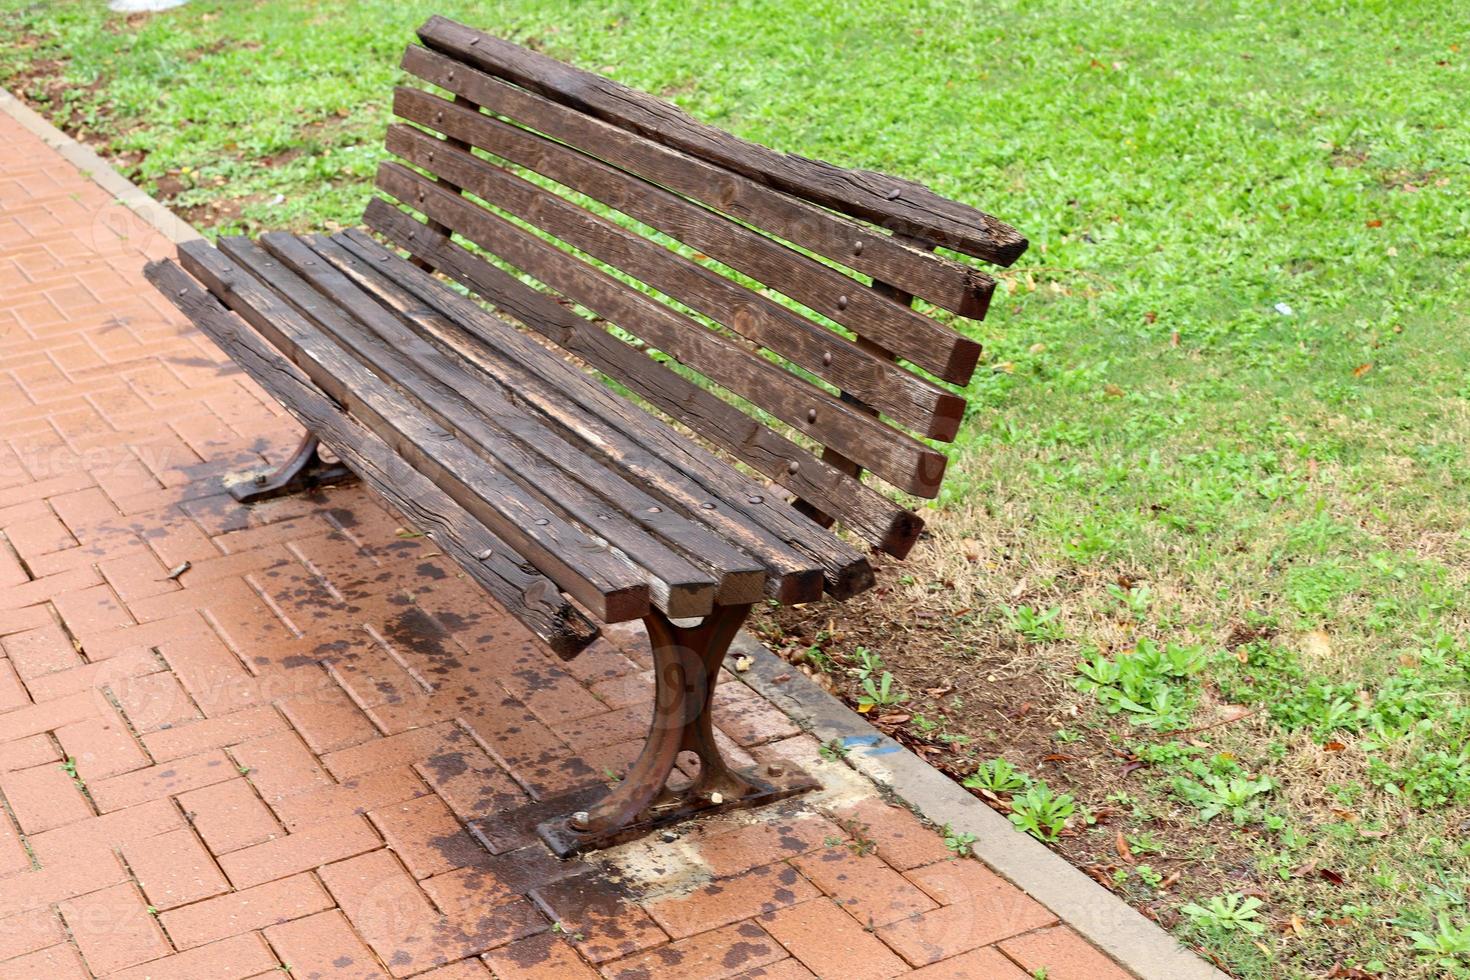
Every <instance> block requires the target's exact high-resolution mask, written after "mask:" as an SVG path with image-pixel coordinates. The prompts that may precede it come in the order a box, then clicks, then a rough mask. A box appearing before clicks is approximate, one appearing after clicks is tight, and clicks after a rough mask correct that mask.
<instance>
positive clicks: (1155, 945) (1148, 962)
mask: <svg viewBox="0 0 1470 980" xmlns="http://www.w3.org/2000/svg"><path fill="white" fill-rule="evenodd" d="M0 112H4V113H5V114H6V115H8V116H10V117H11V118H13V119H15V120H16V121H17V122H18V123H20V125H21V127H22V128H24V129H25V130H27V131H28V132H30V133H32V134H34V135H35V136H37V137H38V138H39V139H40V140H41V141H42V142H44V143H46V145H48V146H50V147H51V148H53V149H54V150H56V151H57V153H59V154H60V155H61V156H62V158H63V159H65V160H66V161H67V162H68V163H70V164H72V165H73V166H75V167H76V168H77V169H78V170H80V171H81V173H82V174H83V176H85V177H87V178H88V179H89V180H91V181H92V182H93V183H95V184H97V185H98V186H99V187H101V188H102V189H103V190H105V191H107V192H108V193H109V194H111V195H112V196H113V197H114V198H115V199H116V201H117V202H118V203H119V204H121V205H123V206H124V207H126V208H128V209H129V210H131V211H132V212H134V213H135V214H137V215H138V217H139V218H141V219H142V220H143V221H144V222H146V223H147V224H148V225H149V226H151V227H152V228H154V229H155V230H156V231H158V232H159V234H161V235H163V236H164V237H166V238H167V239H169V240H170V241H172V242H175V243H181V242H186V241H193V240H196V239H199V238H202V237H203V236H202V235H200V234H199V232H198V231H196V230H195V229H194V228H193V226H191V225H190V224H189V223H188V222H186V221H184V219H182V218H180V217H179V216H178V215H176V214H174V213H173V212H172V211H170V210H169V209H168V208H166V207H164V206H163V205H162V204H160V203H159V202H157V201H155V200H154V199H153V198H151V197H149V196H148V195H147V194H146V193H144V192H143V190H142V189H141V188H139V187H138V186H137V185H136V184H134V183H132V182H131V181H129V180H128V179H127V178H126V177H124V176H123V175H122V174H120V173H118V172H117V170H115V169H114V168H113V167H112V166H111V165H110V164H108V163H107V162H106V161H105V160H103V159H102V158H101V157H100V156H98V155H97V154H96V153H95V152H93V151H92V150H91V149H90V148H88V147H87V146H85V145H84V144H82V143H80V142H78V141H77V140H76V139H73V138H72V137H70V136H68V135H66V134H65V133H64V132H62V131H61V130H59V129H57V128H56V127H55V126H53V125H52V124H51V123H49V122H47V121H46V120H45V119H44V118H42V117H41V116H40V115H39V114H37V113H36V112H35V111H34V110H32V109H31V108H30V107H29V106H27V105H26V104H25V103H24V102H22V101H21V100H20V99H19V98H17V97H16V96H15V95H13V94H11V93H10V92H9V91H7V90H5V89H3V88H0ZM731 649H732V651H733V652H735V653H736V654H744V655H746V656H748V657H750V658H751V667H750V670H748V671H746V672H744V673H741V674H738V675H737V676H738V677H739V678H740V679H741V680H742V681H743V682H745V683H746V684H747V685H748V686H749V687H751V688H752V689H753V690H755V691H756V692H757V693H759V694H760V695H761V696H762V697H764V698H765V699H766V700H767V701H769V702H771V703H772V704H774V705H775V706H776V707H778V708H780V709H781V710H782V711H784V712H785V713H786V714H787V715H788V716H789V717H790V718H791V719H792V720H793V721H795V722H796V723H797V724H798V725H799V726H800V727H801V728H802V729H804V730H806V731H808V732H810V733H812V734H813V735H815V736H816V737H817V738H818V739H820V740H821V741H822V742H829V741H832V740H834V739H836V740H839V741H841V742H842V743H843V744H845V745H847V746H848V747H849V748H850V749H851V750H852V751H850V752H849V753H848V755H847V757H846V758H847V762H848V764H849V765H851V766H852V767H853V768H854V769H856V770H857V771H858V772H860V773H862V774H863V775H864V776H866V777H867V778H868V779H870V780H871V781H872V782H874V783H875V784H877V785H878V786H880V787H883V788H885V789H887V790H889V791H891V792H892V793H893V794H894V795H895V796H897V797H898V798H900V799H901V800H903V801H904V802H906V803H907V804H909V806H911V807H912V808H913V809H914V810H915V811H916V812H917V813H918V814H919V815H920V816H922V817H924V818H925V819H926V820H928V821H930V822H931V823H934V824H936V825H939V826H945V825H948V826H949V827H951V828H953V829H955V830H957V831H960V832H963V833H969V834H973V835H974V836H975V843H974V845H973V850H974V852H975V855H976V856H977V857H979V858H980V859H981V860H982V861H984V862H985V863H986V864H988V865H989V866H990V867H992V868H993V869H994V870H995V871H996V872H997V873H999V874H1000V875H1002V876H1003V877H1005V878H1007V879H1008V880H1009V881H1010V882H1011V883H1012V884H1014V885H1016V886H1017V887H1018V888H1020V889H1022V890H1023V891H1025V892H1026V893H1027V894H1028V895H1030V896H1031V897H1032V898H1034V899H1035V900H1036V901H1038V902H1040V903H1041V904H1043V905H1045V906H1046V907H1047V908H1049V909H1050V910H1051V911H1052V912H1054V913H1055V914H1056V915H1057V917H1058V918H1059V919H1061V920H1062V922H1063V923H1065V924H1066V925H1069V926H1071V927H1072V928H1073V929H1075V930H1076V931H1077V932H1078V933H1080V934H1081V935H1082V936H1083V937H1085V938H1086V939H1088V940H1089V941H1090V942H1092V943H1093V944H1094V945H1096V946H1097V947H1098V948H1099V949H1101V950H1102V951H1104V952H1105V953H1106V954H1108V955H1109V956H1111V957H1112V958H1113V959H1114V960H1116V961H1117V962H1118V963H1119V964H1121V965H1122V966H1124V967H1125V968H1127V969H1128V970H1130V971H1132V972H1133V973H1135V974H1137V975H1138V976H1140V977H1143V978H1144V980H1228V978H1227V977H1226V975H1225V974H1224V973H1221V972H1220V971H1219V970H1217V969H1215V968H1214V967H1213V966H1211V965H1210V964H1208V963H1206V962H1205V961H1204V960H1201V959H1200V958H1198V957H1197V956H1195V955H1194V954H1193V953H1191V952H1190V951H1189V950H1187V949H1185V948H1184V947H1183V946H1181V945H1179V944H1178V943H1177V942H1176V941H1175V940H1174V939H1173V937H1171V936H1170V935H1169V934H1168V933H1166V932H1164V930H1163V929H1161V928H1160V927H1159V926H1158V925H1157V924H1155V923H1153V922H1151V921H1150V920H1148V919H1146V918H1144V916H1142V915H1141V914H1139V913H1138V912H1137V911H1135V910H1134V909H1133V908H1132V907H1130V906H1129V905H1128V904H1127V903H1126V902H1124V901H1122V900H1121V899H1119V898H1118V897H1117V896H1116V895H1114V894H1112V893H1111V892H1109V891H1107V890H1106V889H1104V888H1103V887H1101V886H1100V885H1098V884H1097V883H1096V882H1094V881H1093V880H1092V879H1091V878H1089V877H1087V876H1086V875H1085V874H1083V873H1082V872H1081V871H1078V870H1077V869H1076V868H1074V867H1072V865H1071V864H1069V863H1067V861H1066V860H1064V859H1063V858H1061V857H1059V856H1058V855H1056V854H1054V853H1053V852H1052V851H1050V850H1048V849H1047V848H1046V847H1045V846H1044V845H1043V844H1041V843H1040V842H1039V841H1036V840H1033V839H1032V838H1030V837H1028V836H1026V835H1025V834H1022V833H1019V832H1018V831H1016V830H1015V829H1014V828H1013V827H1011V825H1010V823H1009V822H1008V821H1007V820H1006V819H1005V818H1004V817H1002V816H1001V815H1000V814H998V813H996V812H995V811H994V810H992V809H990V808H989V807H988V806H985V805H984V804H983V803H981V802H980V801H979V800H976V799H975V798H974V797H973V796H971V795H970V794H969V793H967V792H965V791H964V790H963V789H962V788H961V787H959V786H958V785H956V784H955V783H954V782H953V781H952V780H951V779H950V778H949V777H948V776H946V775H944V774H943V773H941V772H939V771H938V770H937V769H935V768H933V767H932V766H930V765H929V764H928V763H927V762H924V761H923V760H922V759H920V758H919V757H918V756H917V755H915V754H914V753H912V752H910V751H909V750H908V749H906V748H904V747H903V746H902V745H900V744H898V743H897V742H895V741H893V740H892V739H890V738H888V737H887V736H886V735H883V734H882V733H880V732H878V731H877V730H876V729H875V728H873V727H872V726H871V725H869V724H868V723H867V722H866V721H864V720H863V719H862V717H861V716H859V715H858V714H857V713H856V712H854V711H852V710H851V709H850V708H848V707H847V705H845V704H843V703H842V702H841V701H839V700H838V699H837V698H835V697H833V696H832V695H830V694H828V693H827V692H826V691H824V690H822V689H821V688H820V687H818V686H817V685H816V684H815V683H814V682H813V681H812V680H811V679H810V678H808V677H806V675H804V674H802V673H801V672H800V671H798V670H795V669H793V668H792V667H791V665H790V664H787V663H786V662H785V661H783V660H782V659H781V658H779V657H777V656H776V655H775V654H773V653H771V652H770V651H769V650H767V649H766V648H765V647H764V646H763V645H762V644H761V642H760V641H759V640H757V639H756V638H755V637H754V636H752V635H751V634H749V633H748V632H744V631H742V632H741V633H740V634H739V635H738V636H737V637H736V639H735V642H734V643H733V644H732V645H731Z"/></svg>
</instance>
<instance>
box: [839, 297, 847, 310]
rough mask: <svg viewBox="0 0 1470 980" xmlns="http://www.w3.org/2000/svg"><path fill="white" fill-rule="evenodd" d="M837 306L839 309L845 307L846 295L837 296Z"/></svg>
mask: <svg viewBox="0 0 1470 980" xmlns="http://www.w3.org/2000/svg"><path fill="white" fill-rule="evenodd" d="M837 308H838V309H839V310H845V309H847V297H846V296H839V297H837Z"/></svg>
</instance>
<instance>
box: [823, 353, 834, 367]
mask: <svg viewBox="0 0 1470 980" xmlns="http://www.w3.org/2000/svg"><path fill="white" fill-rule="evenodd" d="M822 366H823V367H831V366H832V352H831V351H825V352H824V353H823V354H822Z"/></svg>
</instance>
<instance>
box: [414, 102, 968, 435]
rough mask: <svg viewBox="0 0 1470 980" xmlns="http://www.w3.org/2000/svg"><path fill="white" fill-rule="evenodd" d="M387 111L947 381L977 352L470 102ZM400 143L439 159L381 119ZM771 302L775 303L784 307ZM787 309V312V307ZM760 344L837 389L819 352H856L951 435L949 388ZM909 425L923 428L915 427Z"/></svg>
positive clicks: (432, 163) (423, 161)
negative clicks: (626, 219)
mask: <svg viewBox="0 0 1470 980" xmlns="http://www.w3.org/2000/svg"><path fill="white" fill-rule="evenodd" d="M461 98H462V97H461ZM393 111H394V112H395V113H397V114H398V115H399V116H400V117H402V118H404V119H407V120H409V121H410V122H414V123H418V124H419V125H422V126H426V127H429V128H431V129H433V130H436V131H437V132H440V133H444V134H445V135H446V136H447V137H449V139H451V140H454V141H456V142H457V143H458V144H469V145H472V146H477V147H480V148H481V149H484V150H488V151H489V152H491V153H494V154H495V155H496V156H498V157H502V158H504V159H506V160H509V161H511V162H512V163H515V164H518V165H520V166H522V167H526V168H527V169H530V170H534V171H535V172H536V173H539V174H541V175H543V176H545V177H550V178H551V179H552V180H555V181H557V182H559V183H561V184H564V185H566V186H567V187H569V188H571V189H572V190H574V191H578V192H580V193H583V194H586V195H588V196H589V197H592V198H594V199H596V200H598V201H603V202H605V203H609V204H612V205H613V206H614V207H616V208H617V209H618V210H619V211H622V212H623V213H624V214H627V215H630V216H632V217H634V218H637V219H638V220H639V221H642V222H643V223H644V224H646V225H649V226H650V227H653V228H656V229H658V230H659V231H662V232H664V233H665V234H667V235H669V236H671V237H673V238H676V239H678V240H679V241H681V242H684V243H685V244H686V245H690V246H692V247H694V248H697V249H698V250H699V251H700V252H702V253H704V254H705V255H708V256H709V257H710V258H713V259H715V260H717V261H719V262H723V263H724V264H725V265H728V266H730V267H731V268H732V269H736V270H738V271H740V272H743V273H745V274H746V275H748V276H750V277H751V278H752V279H755V280H756V281H757V282H760V283H762V284H763V285H765V286H768V287H770V288H771V289H774V290H776V291H778V292H781V293H784V294H785V295H787V296H790V297H791V298H793V299H795V300H798V301H800V302H801V303H804V304H805V305H806V306H808V307H810V308H811V309H813V310H815V311H816V312H817V313H820V314H822V315H823V316H826V317H828V318H830V319H832V320H834V321H836V322H837V323H840V324H842V325H843V326H845V327H848V328H850V329H851V330H853V331H855V332H856V333H858V334H859V335H861V336H864V337H867V338H869V339H870V340H874V341H877V342H879V343H881V344H883V345H884V346H885V347H886V348H887V349H889V350H894V351H896V352H897V351H898V350H899V348H902V353H901V356H904V357H906V358H907V359H908V360H910V361H912V362H913V363H914V364H916V365H918V366H919V367H921V368H924V369H925V370H927V371H930V372H933V373H935V374H938V375H940V376H941V377H944V379H945V380H947V381H954V382H956V383H958V384H964V383H966V382H967V381H969V379H970V376H971V375H972V374H973V373H974V369H975V361H976V360H977V359H978V357H979V354H980V345H979V344H978V343H976V342H975V341H973V340H970V339H969V338H967V337H963V336H961V335H960V334H958V333H956V332H954V331H953V330H951V329H949V328H948V327H945V326H943V325H942V324H939V323H936V322H935V321H934V320H932V319H930V318H929V317H926V316H923V315H922V314H919V313H916V312H914V311H913V310H912V309H909V308H908V307H907V306H906V305H898V304H895V303H892V302H889V301H888V300H886V299H885V298H884V297H882V296H879V295H877V294H875V293H872V292H870V291H869V290H867V289H864V288H863V283H861V282H858V281H857V280H855V279H853V278H852V277H850V276H847V275H844V274H843V273H841V272H840V271H838V270H837V269H834V268H832V267H831V266H829V265H824V264H823V263H821V262H818V261H816V260H815V259H812V258H809V257H808V256H806V255H804V254H803V253H801V252H798V251H796V250H795V249H793V248H790V247H788V246H786V245H784V244H782V243H781V242H778V241H776V240H775V239H772V238H768V237H766V236H765V235H762V234H760V233H759V232H757V231H754V230H752V229H750V228H748V227H746V226H745V225H743V224H740V223H739V222H737V221H733V220H731V219H729V218H727V217H725V216H724V215H722V214H719V213H717V212H714V211H711V210H709V209H708V208H705V207H701V206H700V205H699V204H696V203H694V202H692V201H689V200H688V199H686V198H684V197H681V196H679V195H678V194H674V193H671V192H670V191H666V190H664V189H663V188H661V187H659V186H657V185H655V184H652V183H650V182H648V181H646V180H644V179H642V178H641V177H637V176H634V175H633V174H630V173H628V172H626V171H623V170H619V169H618V168H616V167H612V166H609V165H608V164H605V163H603V162H602V161H600V160H598V159H596V158H595V157H593V156H589V155H588V154H586V153H583V152H581V151H579V150H576V149H574V148H572V147H569V146H565V145H563V144H561V143H556V142H553V141H551V140H549V139H547V138H546V137H543V136H540V135H538V134H536V133H533V132H531V131H530V130H527V129H522V128H520V127H519V126H512V125H510V124H509V123H506V122H502V121H501V120H499V119H496V118H493V117H491V116H487V115H486V114H485V113H483V112H480V111H479V110H477V109H473V108H468V107H465V106H463V105H456V104H454V103H452V102H449V101H447V100H445V99H441V98H440V97H438V96H436V95H431V94H429V93H428V92H423V91H420V90H419V89H412V88H400V89H398V90H397V91H396V92H395V93H394V97H393ZM405 145H406V146H408V147H410V148H411V149H412V150H413V151H414V152H413V162H414V163H415V164H416V165H418V166H420V167H423V168H424V169H426V170H429V171H430V172H432V173H438V171H439V169H440V166H441V164H442V163H443V160H442V157H441V156H439V154H438V153H437V152H436V151H438V150H439V144H438V142H437V141H433V140H429V139H428V138H427V137H424V136H423V135H422V134H419V133H417V131H415V130H410V129H405V127H401V126H392V127H390V128H389V130H388V139H387V146H388V150H389V151H390V152H393V153H399V155H400V156H408V155H409V154H407V153H402V152H400V150H399V147H400V146H405ZM429 154H435V156H434V158H433V159H429V158H428V155H429ZM452 159H453V158H451V160H452ZM675 298H681V297H677V296H676V297H675ZM778 309H781V310H785V307H778ZM787 312H788V314H790V311H787ZM790 315H791V316H796V314H790ZM803 319H804V318H803ZM782 322H784V320H783V321H782ZM782 322H778V323H777V324H776V325H775V326H776V335H777V336H778V337H779V336H780V335H781V333H782V332H784V331H783V329H782ZM736 326H737V327H738V324H737V325H736ZM817 336H818V338H819V339H820V340H823V341H827V342H830V340H831V338H832V336H833V335H832V333H831V332H830V331H826V330H823V331H821V332H820V333H819V334H817ZM767 346H770V347H771V349H773V350H777V352H778V353H781V354H784V355H786V356H787V357H790V358H792V359H793V360H795V361H797V362H798V363H800V364H801V365H802V366H803V367H805V368H806V369H807V370H809V371H812V372H813V373H815V374H817V375H819V376H821V377H825V378H827V379H828V380H830V381H832V382H833V383H834V384H837V385H838V386H839V387H843V388H846V389H847V390H855V389H854V388H853V387H852V386H851V385H849V384H847V383H846V382H845V381H844V380H843V377H842V375H841V363H840V362H839V363H838V365H837V367H838V370H837V372H834V371H833V364H832V362H831V360H830V359H829V358H828V357H827V356H825V355H827V354H830V356H831V357H835V358H848V357H851V358H854V359H856V360H857V361H858V362H859V363H860V364H861V365H862V366H861V368H859V369H858V370H859V373H858V375H857V377H860V378H861V377H864V376H866V375H873V376H874V377H873V381H872V382H871V384H873V385H874V386H875V387H877V388H880V389H881V388H884V387H888V386H895V387H897V388H898V390H899V391H900V392H903V393H904V394H905V395H906V397H907V398H908V399H909V401H910V402H911V403H912V404H913V406H914V407H915V408H916V409H918V410H919V411H922V412H929V413H937V414H938V415H939V416H940V417H941V418H943V419H945V420H950V425H949V426H948V427H947V429H945V430H944V431H948V432H949V437H950V438H952V437H953V430H954V428H955V424H956V423H955V421H953V420H957V419H958V417H959V416H960V415H961V414H962V413H963V411H964V402H963V400H962V399H960V398H959V397H957V396H954V395H949V398H950V399H952V403H951V404H946V403H945V402H944V399H943V398H942V397H941V396H943V395H948V394H949V393H947V392H945V391H944V390H943V389H940V388H936V387H935V386H933V385H930V384H927V383H924V382H920V381H918V379H915V378H913V377H912V376H911V375H909V374H908V373H907V372H906V371H903V370H902V369H900V368H898V367H895V366H890V365H888V364H879V365H877V368H876V370H875V369H874V367H873V366H872V365H871V364H870V363H869V359H867V358H865V357H862V356H861V355H862V351H861V350H860V349H859V348H857V347H856V346H855V345H852V344H849V343H848V342H847V341H845V340H842V341H841V342H839V343H838V344H837V346H836V347H835V348H833V349H831V350H830V351H818V352H817V355H818V356H816V357H810V356H809V357H808V358H807V359H806V360H803V359H802V356H801V355H802V350H801V349H800V348H797V349H781V348H778V347H775V346H773V345H769V344H768V345H767ZM917 428H920V430H921V431H922V430H923V427H922V426H918V427H917ZM940 429H941V427H937V426H936V427H931V431H928V432H926V433H925V434H926V435H929V436H930V437H932V438H946V437H945V436H943V435H941V434H940Z"/></svg>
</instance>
